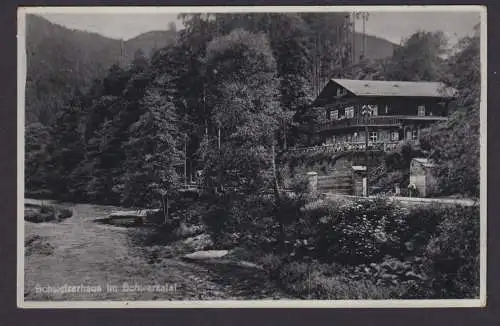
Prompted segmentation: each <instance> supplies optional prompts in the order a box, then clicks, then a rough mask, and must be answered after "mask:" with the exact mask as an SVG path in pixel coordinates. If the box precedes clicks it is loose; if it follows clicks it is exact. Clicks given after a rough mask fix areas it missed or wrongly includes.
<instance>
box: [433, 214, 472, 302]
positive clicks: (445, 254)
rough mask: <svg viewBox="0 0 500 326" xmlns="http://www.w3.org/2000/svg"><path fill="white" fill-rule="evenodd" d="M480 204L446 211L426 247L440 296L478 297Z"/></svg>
mask: <svg viewBox="0 0 500 326" xmlns="http://www.w3.org/2000/svg"><path fill="white" fill-rule="evenodd" d="M479 216H480V215H479V207H456V208H454V209H450V210H448V211H447V213H446V215H445V216H444V218H443V221H442V222H441V223H440V224H439V226H438V230H437V233H436V235H435V236H434V237H433V238H432V239H431V240H430V242H429V244H428V245H427V247H426V252H425V258H426V260H427V264H428V268H429V274H430V275H431V279H432V283H431V287H432V290H433V291H434V293H435V296H436V297H438V298H455V299H457V298H469V299H470V298H477V297H478V296H479V279H480V275H479V269H480V266H479V257H480V255H479V253H480V250H479V248H480V244H479V240H480V236H479V232H480V223H479Z"/></svg>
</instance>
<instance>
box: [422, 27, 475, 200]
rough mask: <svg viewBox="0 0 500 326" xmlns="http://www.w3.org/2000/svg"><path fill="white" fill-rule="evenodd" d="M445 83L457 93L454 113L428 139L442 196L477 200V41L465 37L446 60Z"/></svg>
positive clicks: (473, 37)
mask: <svg viewBox="0 0 500 326" xmlns="http://www.w3.org/2000/svg"><path fill="white" fill-rule="evenodd" d="M447 63H448V74H447V77H446V78H445V82H446V83H447V84H448V85H450V86H453V87H455V88H456V89H457V91H458V93H457V98H456V101H455V102H456V110H454V112H452V116H451V117H450V119H449V121H448V122H447V123H445V124H441V125H437V126H436V127H435V130H433V131H432V132H431V133H429V136H428V137H427V139H426V141H427V146H429V149H430V150H431V153H432V158H434V160H435V161H436V163H437V165H438V166H437V172H438V176H439V180H440V186H441V189H442V192H443V194H456V193H459V194H465V195H469V196H473V197H478V196H479V188H480V178H479V173H480V96H481V70H480V63H481V60H480V37H479V33H478V30H477V28H476V34H475V35H474V36H472V37H465V38H463V39H461V40H460V42H459V43H458V45H457V47H456V49H455V53H454V54H453V55H452V56H450V57H449V58H448V62H447Z"/></svg>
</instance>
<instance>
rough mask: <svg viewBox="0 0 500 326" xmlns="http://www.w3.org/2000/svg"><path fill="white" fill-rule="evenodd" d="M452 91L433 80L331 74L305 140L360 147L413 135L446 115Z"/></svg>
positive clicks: (305, 128)
mask: <svg viewBox="0 0 500 326" xmlns="http://www.w3.org/2000/svg"><path fill="white" fill-rule="evenodd" d="M455 93H456V91H455V90H454V89H452V88H449V87H445V85H444V84H442V83H438V82H403V81H373V80H350V79H331V80H330V81H329V82H328V83H327V85H326V86H325V87H324V88H323V90H322V91H321V92H320V94H319V95H318V97H317V98H316V100H315V101H314V103H313V105H312V108H311V110H313V112H314V116H315V117H316V118H315V120H314V122H310V123H308V124H306V125H303V126H302V131H303V132H305V133H307V134H308V135H309V137H308V139H309V145H310V146H311V145H329V146H335V145H339V146H349V147H350V149H364V148H366V146H368V148H373V147H375V146H380V145H384V146H390V145H394V144H396V143H401V142H403V141H410V142H411V141H416V140H418V138H419V135H420V133H421V132H422V131H423V130H425V128H428V127H429V126H430V125H431V124H433V123H436V122H439V121H443V120H446V119H447V115H448V111H449V106H450V102H451V101H452V100H453V98H454V95H455ZM366 136H367V137H366Z"/></svg>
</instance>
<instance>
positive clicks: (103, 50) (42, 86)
mask: <svg viewBox="0 0 500 326" xmlns="http://www.w3.org/2000/svg"><path fill="white" fill-rule="evenodd" d="M175 34H176V32H175V31H158V32H150V33H145V34H142V35H139V36H137V37H135V38H133V39H130V40H127V41H125V42H124V43H123V45H122V44H121V41H120V40H115V39H111V38H107V37H104V36H101V35H99V34H95V33H88V32H84V31H78V30H70V29H67V28H65V27H62V26H59V25H57V24H53V23H51V22H49V21H48V20H46V19H44V18H42V17H39V16H36V15H28V16H27V19H26V55H27V58H26V59H27V76H26V120H27V122H35V121H38V122H41V123H43V124H49V123H50V122H52V121H53V120H54V118H55V115H56V113H57V111H58V110H59V109H60V108H61V107H62V106H63V105H64V104H66V103H68V101H70V100H71V99H73V98H75V96H78V95H79V94H82V93H85V92H87V91H88V90H89V87H90V85H91V83H92V81H93V80H94V79H102V78H103V77H104V75H105V73H106V71H107V70H108V69H109V67H111V66H112V65H113V64H115V63H118V62H119V60H120V58H121V53H122V47H123V59H124V61H125V63H130V62H131V61H132V60H133V58H134V54H135V53H136V52H137V51H138V50H142V51H143V52H144V53H145V54H146V55H151V53H152V52H153V51H154V50H155V49H159V48H162V47H164V46H166V45H168V44H171V43H173V42H174V41H175Z"/></svg>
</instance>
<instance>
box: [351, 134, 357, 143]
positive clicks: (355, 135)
mask: <svg viewBox="0 0 500 326" xmlns="http://www.w3.org/2000/svg"><path fill="white" fill-rule="evenodd" d="M352 141H354V142H355V141H358V133H357V132H355V133H354V134H353V135H352Z"/></svg>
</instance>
